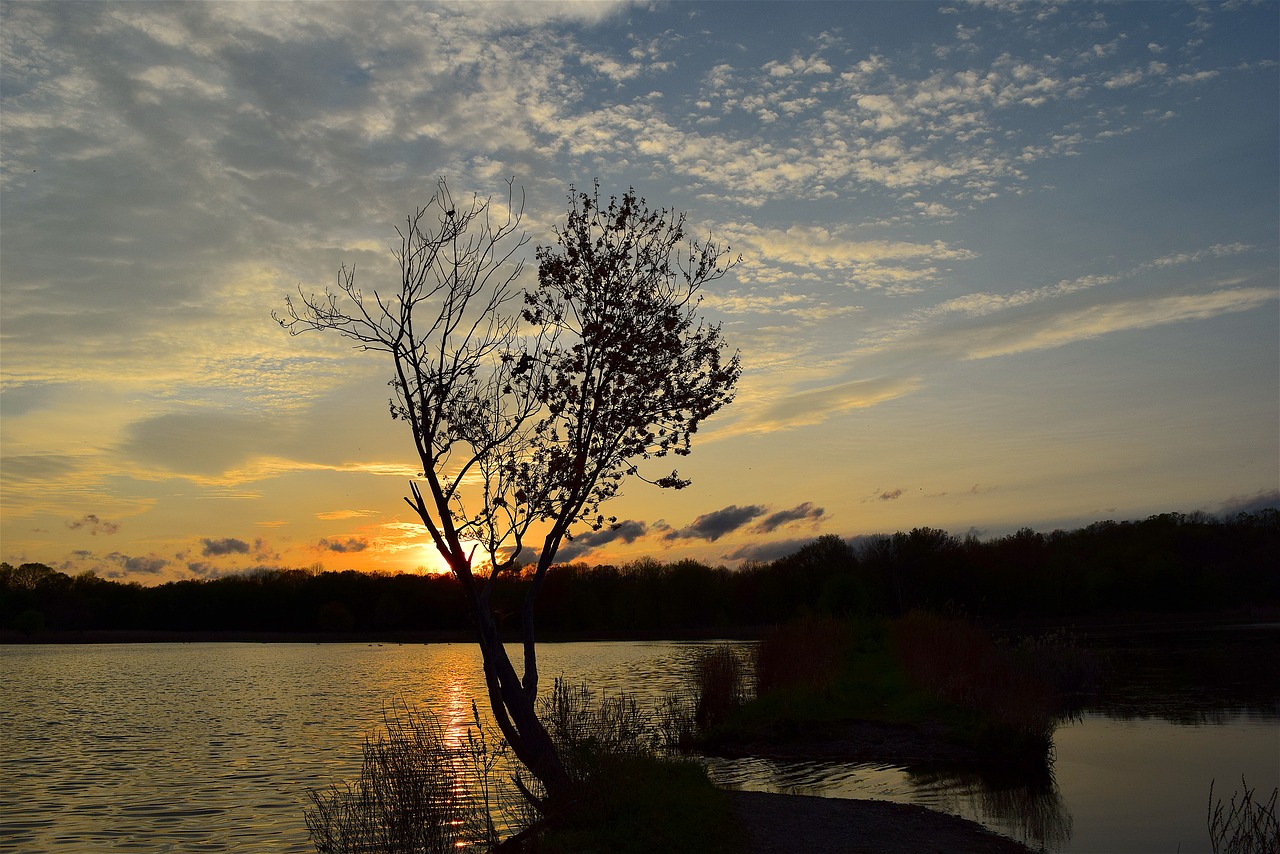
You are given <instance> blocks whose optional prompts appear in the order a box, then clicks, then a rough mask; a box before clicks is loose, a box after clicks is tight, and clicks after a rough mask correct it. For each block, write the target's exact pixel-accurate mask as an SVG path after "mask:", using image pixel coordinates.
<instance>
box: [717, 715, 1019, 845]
mask: <svg viewBox="0 0 1280 854" xmlns="http://www.w3.org/2000/svg"><path fill="white" fill-rule="evenodd" d="M709 752H712V753H715V754H717V755H721V756H730V757H739V756H759V757H764V758H768V759H779V760H790V761H811V760H819V761H833V762H876V763H886V764H893V765H928V764H935V763H970V762H977V761H979V760H980V759H981V758H982V757H981V756H980V755H979V754H978V753H977V751H976V750H975V749H973V748H971V747H966V746H963V745H957V744H952V743H951V742H949V741H947V740H945V738H944V737H943V730H942V727H941V726H936V727H934V726H929V725H925V726H898V725H893V724H883V723H874V722H871V721H845V722H842V723H838V724H830V725H827V726H824V727H820V728H814V729H806V730H805V731H803V732H795V733H786V734H777V733H774V734H770V737H768V738H764V739H760V740H752V741H740V742H732V743H720V744H718V745H716V746H715V748H714V749H713V750H711V751H709ZM730 797H731V798H732V800H733V807H734V811H735V813H736V814H737V818H738V821H739V823H740V825H741V826H742V828H743V830H744V833H745V834H746V836H747V839H748V843H749V847H748V848H746V849H745V850H744V854H775V853H776V854H782V852H786V854H834V852H840V854H846V853H847V852H877V854H928V852H939V854H944V852H946V854H950V853H951V852H957V854H959V853H960V852H964V853H965V854H967V853H968V852H973V854H977V852H993V854H995V852H1001V853H1002V854H1003V853H1005V852H1007V854H1014V852H1017V854H1027V852H1029V851H1031V850H1032V849H1030V848H1028V847H1026V846H1025V845H1023V844H1021V843H1019V842H1015V841H1014V840H1012V839H1009V838H1007V837H1004V836H1000V835H999V834H997V833H994V832H992V831H990V830H987V829H986V828H985V827H983V826H982V825H980V824H977V823H976V822H972V821H969V820H968V819H964V818H960V817H959V816H953V815H947V814H946V813H941V812H936V811H934V810H931V809H928V808H926V807H922V806H917V805H914V804H898V803H892V802H889V801H874V800H855V799H847V798H821V797H812V796H808V795H783V794H772V793H766V792H739V791H732V792H730Z"/></svg>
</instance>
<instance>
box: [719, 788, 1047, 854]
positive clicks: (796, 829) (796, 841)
mask: <svg viewBox="0 0 1280 854" xmlns="http://www.w3.org/2000/svg"><path fill="white" fill-rule="evenodd" d="M729 794H730V797H731V799H732V802H733V809H734V812H735V813H736V815H737V818H738V821H739V823H740V826H741V827H742V830H743V833H744V835H745V836H746V839H747V844H748V846H749V847H747V848H746V849H745V850H744V852H743V854H854V852H867V854H933V852H936V854H988V852H989V854H1028V852H1030V851H1031V850H1032V849H1030V848H1027V847H1026V846H1025V845H1022V844H1020V843H1018V842H1015V841H1013V840H1012V839H1008V838H1006V837H1004V836H1000V835H998V834H996V833H993V832H991V831H989V830H987V829H986V828H984V827H982V826H981V825H979V824H976V823H974V822H972V821H969V820H967V819H963V818H960V817H958V816H953V815H946V814H945V813H940V812H934V811H933V810H930V809H926V808H925V807H921V806H916V805H914V804H895V803H890V802H888V801H868V800H848V799H843V798H815V797H810V796H807V795H778V794H770V793H767V792H730V793H729Z"/></svg>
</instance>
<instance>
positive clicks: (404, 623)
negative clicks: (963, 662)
mask: <svg viewBox="0 0 1280 854" xmlns="http://www.w3.org/2000/svg"><path fill="white" fill-rule="evenodd" d="M1277 567H1280V511H1278V510H1276V509H1268V510H1263V511H1261V512H1258V513H1249V514H1241V515H1239V516H1236V517H1234V518H1231V519H1217V518H1214V517H1211V516H1207V515H1204V514H1192V515H1183V514H1178V513H1166V514H1162V515H1159V516H1152V517H1151V518H1149V519H1146V520H1143V521H1139V522H1098V523H1096V524H1093V525H1090V526H1088V527H1086V528H1081V529H1079V530H1075V531H1054V532H1052V533H1049V534H1041V533H1037V532H1035V531H1032V530H1030V529H1023V530H1021V531H1019V532H1017V533H1016V534H1012V535H1010V536H1007V537H1002V538H997V539H992V540H987V541H981V542H980V541H978V540H976V539H973V538H970V539H965V540H961V539H959V538H957V537H955V536H953V535H951V534H949V533H947V532H945V531H940V530H936V529H933V528H916V529H914V530H912V531H910V532H908V533H897V534H893V535H880V536H874V537H869V538H865V539H860V540H858V541H856V542H855V543H852V544H851V543H849V542H846V541H844V540H842V539H840V538H839V537H836V536H834V535H827V536H822V537H819V538H817V539H816V540H814V541H813V542H812V543H810V544H808V545H806V546H804V547H803V548H801V549H800V550H799V551H797V552H795V553H794V554H791V555H789V556H787V557H783V558H780V559H778V560H775V561H771V562H768V563H758V564H749V565H746V566H743V567H741V568H739V569H727V568H725V567H713V566H708V565H706V564H704V563H700V562H698V561H694V560H682V561H677V562H675V563H661V562H659V561H657V560H653V559H648V558H646V559H641V560H638V561H636V562H634V563H629V564H626V565H624V566H611V565H604V566H585V565H581V564H569V565H564V566H561V567H559V568H557V569H556V570H554V571H553V572H551V573H550V574H549V575H548V577H547V581H546V586H545V588H544V590H543V593H542V595H541V598H540V600H539V602H538V618H537V623H538V629H539V632H540V634H541V635H542V636H543V637H546V638H554V637H555V636H557V635H561V636H565V637H575V636H577V637H626V636H663V635H666V636H672V637H675V636H690V635H693V636H696V635H703V636H707V635H712V634H715V633H717V632H724V633H729V632H732V631H735V630H737V631H749V630H750V629H752V628H753V627H762V626H767V625H772V624H777V623H783V622H787V621H790V620H793V619H796V618H799V617H802V616H805V615H832V616H837V617H843V616H850V615H870V616H874V615H893V614H900V613H903V612H905V611H908V610H911V609H913V608H927V609H931V610H935V611H943V612H948V613H958V614H965V615H969V616H973V617H981V618H991V619H1000V620H1015V619H1044V618H1063V617H1071V618H1087V617H1090V616H1098V615H1104V614H1107V613H1116V612H1126V613H1139V612H1141V613H1164V614H1171V613H1205V612H1210V611H1221V610H1226V609H1240V608H1253V607H1257V606H1266V605H1275V604H1277V603H1280V569H1278V568H1277ZM527 583H528V581H527V579H526V578H524V577H512V578H510V579H507V580H506V582H505V583H499V584H498V585H497V588H496V590H495V592H494V602H495V606H496V608H495V610H496V611H498V612H499V613H500V614H505V615H507V616H506V623H507V624H509V625H508V626H507V627H508V628H511V629H512V630H513V631H514V630H515V628H516V625H517V623H518V619H519V617H518V614H519V603H520V602H521V598H522V596H523V593H524V587H525V585H526V584H527ZM469 628H470V627H469V625H468V622H467V611H466V609H465V608H464V607H463V605H462V593H461V591H460V589H459V588H458V584H457V582H456V581H455V580H454V579H453V578H452V577H451V576H447V575H445V576H428V575H410V574H400V575H390V574H385V573H381V574H380V573H364V572H358V571H355V570H346V571H343V572H325V571H316V570H306V569H256V570H251V571H248V572H245V573H243V574H239V575H231V576H225V577H220V578H213V579H191V580H185V581H172V582H169V583H167V584H161V585H158V586H154V587H144V586H142V585H140V584H138V583H136V582H130V583H122V582H117V581H110V580H107V579H102V578H98V577H97V576H95V575H93V574H92V573H84V574H81V575H77V576H74V577H73V576H69V575H67V574H65V573H62V572H58V571H56V570H54V569H51V568H50V567H48V566H45V565H43V564H38V563H27V564H22V565H21V566H18V567H14V566H11V565H10V564H7V563H6V564H0V629H8V630H11V631H17V632H19V633H21V634H22V635H24V636H31V637H32V639H39V636H40V634H41V633H43V632H47V631H57V632H60V633H65V632H77V631H95V630H96V631H101V630H123V631H164V632H249V633H276V632H288V633H302V634H317V635H330V636H333V637H337V638H340V637H345V636H353V635H359V636H361V637H375V636H376V637H387V638H394V637H396V636H397V635H407V634H421V633H458V632H465V631H467V630H469Z"/></svg>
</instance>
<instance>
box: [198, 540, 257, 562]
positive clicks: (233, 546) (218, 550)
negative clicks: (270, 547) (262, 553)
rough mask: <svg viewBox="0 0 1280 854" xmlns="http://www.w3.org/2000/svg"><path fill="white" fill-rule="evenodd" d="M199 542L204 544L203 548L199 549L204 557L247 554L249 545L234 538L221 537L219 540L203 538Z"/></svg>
mask: <svg viewBox="0 0 1280 854" xmlns="http://www.w3.org/2000/svg"><path fill="white" fill-rule="evenodd" d="M200 542H202V543H203V544H204V548H203V549H201V551H200V553H201V554H202V555H204V556H205V557H218V556H222V555H229V554H242V555H243V554H248V553H249V544H248V543H246V542H245V541H244V540H237V539H236V538H234V537H223V538H221V539H210V538H204V539H202V540H201V541H200Z"/></svg>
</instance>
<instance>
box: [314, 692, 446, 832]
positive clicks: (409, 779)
mask: <svg viewBox="0 0 1280 854" xmlns="http://www.w3.org/2000/svg"><path fill="white" fill-rule="evenodd" d="M383 717H384V721H385V724H386V731H385V733H383V732H379V733H377V734H376V735H369V736H366V738H365V742H364V763H363V765H362V767H361V769H360V779H359V780H358V781H357V782H356V783H355V784H354V785H353V784H351V783H347V784H345V785H344V786H338V785H336V784H335V785H333V786H331V787H330V788H329V789H328V790H327V791H316V790H311V791H310V792H308V796H309V797H310V800H311V804H312V806H311V809H308V810H307V811H306V812H305V814H304V820H305V821H306V825H307V832H308V833H309V834H310V837H311V842H312V844H313V845H315V848H316V851H317V852H319V854H361V852H370V851H375V852H405V854H417V853H418V852H423V853H424V854H426V853H427V852H430V854H444V852H452V851H456V850H457V848H458V845H459V842H460V832H461V830H462V828H463V827H464V826H465V825H466V823H467V821H466V816H465V813H466V812H467V810H468V805H467V802H466V798H465V796H464V787H463V786H462V785H461V781H460V775H459V771H458V767H457V763H456V761H455V760H456V756H455V753H456V751H454V750H452V749H451V748H449V747H447V746H446V743H445V737H444V731H443V729H442V728H441V726H440V722H439V721H438V720H437V719H436V717H435V716H434V715H432V714H430V713H428V712H414V711H410V710H409V708H408V707H407V706H405V705H403V704H401V705H400V706H393V707H392V708H391V709H390V710H384V712H383Z"/></svg>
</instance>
